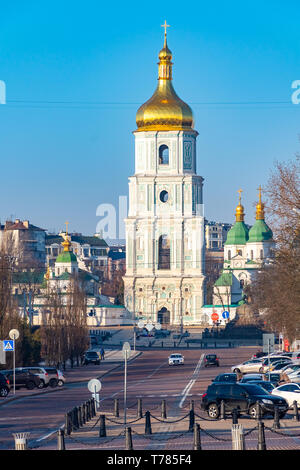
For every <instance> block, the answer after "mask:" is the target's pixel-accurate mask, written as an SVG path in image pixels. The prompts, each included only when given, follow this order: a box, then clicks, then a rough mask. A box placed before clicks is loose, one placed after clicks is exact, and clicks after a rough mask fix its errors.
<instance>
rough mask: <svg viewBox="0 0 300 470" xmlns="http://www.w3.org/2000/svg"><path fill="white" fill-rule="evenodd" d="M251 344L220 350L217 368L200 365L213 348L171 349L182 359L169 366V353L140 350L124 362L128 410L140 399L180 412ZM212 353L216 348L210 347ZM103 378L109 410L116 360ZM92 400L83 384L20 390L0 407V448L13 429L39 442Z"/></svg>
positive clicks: (119, 385) (119, 386) (118, 388)
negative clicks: (22, 392) (34, 391)
mask: <svg viewBox="0 0 300 470" xmlns="http://www.w3.org/2000/svg"><path fill="white" fill-rule="evenodd" d="M254 351H255V349H254V348H246V347H244V348H236V349H222V350H221V349H220V350H218V351H217V353H218V357H219V358H220V367H218V368H217V367H211V368H206V369H205V368H204V367H203V356H204V354H206V353H209V352H212V350H182V351H180V350H178V351H177V350H176V352H181V353H182V354H183V355H184V357H185V364H184V365H183V366H169V365H168V362H167V358H168V356H169V354H170V351H163V350H157V351H145V352H143V354H142V355H141V356H139V357H138V358H136V359H134V360H133V361H132V362H130V363H129V364H128V373H127V407H128V413H129V412H130V410H133V409H135V407H136V404H137V400H138V399H139V398H141V399H142V403H143V410H144V411H145V410H147V409H155V408H158V407H159V406H160V404H161V401H162V400H163V399H164V400H166V403H167V406H168V416H179V415H180V413H182V412H183V410H184V408H185V407H186V406H187V405H188V403H189V400H191V399H193V400H195V401H196V402H197V400H200V397H201V395H202V393H203V392H204V391H205V390H206V388H207V386H208V385H209V384H210V383H211V380H212V378H213V377H215V376H216V375H217V374H219V373H222V372H227V371H230V367H231V366H232V365H234V364H237V363H239V362H241V361H243V360H246V359H248V358H250V356H251V355H252V353H253V352H254ZM214 352H215V351H214ZM88 367H90V369H88V368H85V369H84V370H85V374H88V370H90V371H91V377H94V376H95V375H96V374H97V370H96V367H97V366H96V367H95V366H92V365H91V366H88ZM112 367H114V368H115V369H114V370H113V371H112V372H110V373H108V374H106V375H105V376H104V377H103V378H102V379H101V383H102V389H101V392H100V400H101V403H100V408H101V410H103V412H105V411H112V410H113V404H114V399H115V398H118V399H119V404H120V410H121V412H122V407H123V406H124V402H123V397H124V367H123V363H121V365H120V367H117V368H116V364H114V365H112ZM89 398H91V394H90V392H89V391H88V388H87V382H81V383H77V384H67V385H65V386H64V387H63V388H62V389H58V388H57V389H52V390H51V393H42V394H36V395H31V394H30V393H28V394H25V396H23V397H22V398H20V399H17V400H15V401H12V402H7V403H6V404H4V405H2V406H1V407H0V449H12V448H14V439H13V433H18V432H30V441H31V442H33V441H34V442H37V443H38V442H42V441H43V440H44V439H45V438H49V436H51V434H52V433H55V432H56V431H57V430H58V428H59V427H60V426H62V425H63V424H64V421H65V413H66V412H67V411H69V410H70V409H72V408H73V407H74V406H79V405H80V404H82V403H83V402H84V401H86V400H88V399H89Z"/></svg>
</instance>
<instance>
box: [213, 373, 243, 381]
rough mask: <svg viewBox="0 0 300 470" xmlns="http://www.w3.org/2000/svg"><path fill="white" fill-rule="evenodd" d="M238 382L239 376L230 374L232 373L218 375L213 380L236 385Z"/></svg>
mask: <svg viewBox="0 0 300 470" xmlns="http://www.w3.org/2000/svg"><path fill="white" fill-rule="evenodd" d="M237 381H238V376H237V374H233V373H232V374H230V373H224V374H219V375H217V376H216V377H215V378H214V379H212V382H230V383H235V382H237Z"/></svg>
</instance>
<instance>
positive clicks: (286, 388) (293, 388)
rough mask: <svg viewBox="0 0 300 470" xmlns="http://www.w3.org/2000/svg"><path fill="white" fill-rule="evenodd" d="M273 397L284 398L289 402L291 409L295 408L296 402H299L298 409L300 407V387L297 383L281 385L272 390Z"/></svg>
mask: <svg viewBox="0 0 300 470" xmlns="http://www.w3.org/2000/svg"><path fill="white" fill-rule="evenodd" d="M271 393H272V395H276V396H278V397H283V398H285V400H286V401H287V402H288V404H289V407H292V406H293V403H294V401H296V402H297V406H298V408H299V407H300V385H299V384H296V383H286V384H283V385H279V387H276V388H274V389H273V390H272V392H271Z"/></svg>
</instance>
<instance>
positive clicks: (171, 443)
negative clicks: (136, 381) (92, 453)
mask: <svg viewBox="0 0 300 470" xmlns="http://www.w3.org/2000/svg"><path fill="white" fill-rule="evenodd" d="M111 408H113V406H111ZM189 409H190V404H189V403H186V405H185V407H184V408H183V409H182V410H181V413H180V416H179V417H177V418H174V417H171V416H170V417H167V418H162V417H161V408H160V404H158V406H156V407H154V408H153V409H152V410H149V411H150V413H151V414H150V422H151V432H152V433H151V434H147V433H146V430H147V429H149V428H147V427H146V420H145V416H143V417H142V418H137V409H136V408H133V407H131V409H128V411H127V423H126V425H125V424H124V418H123V413H122V410H120V417H115V416H114V414H113V412H112V411H113V410H111V411H104V410H98V411H97V413H96V416H95V417H93V418H92V419H91V420H90V421H88V422H87V423H85V425H84V426H82V427H80V428H79V429H77V430H73V431H72V432H71V434H70V435H65V441H64V442H65V448H66V450H106V451H116V450H126V446H125V428H126V427H130V429H131V436H132V449H133V450H148V451H149V450H150V451H151V450H161V451H166V450H173V451H174V450H186V451H191V450H193V439H194V432H193V427H192V430H191V431H190V430H189V426H190V418H189ZM143 412H144V413H145V410H143ZM103 414H105V431H106V436H104V437H99V434H100V423H101V421H100V415H103ZM195 422H196V423H197V424H199V425H200V445H201V450H210V451H212V450H232V419H231V417H227V419H226V420H221V419H219V420H211V419H209V418H208V417H207V415H206V413H204V412H203V411H201V410H200V409H199V405H198V404H195ZM263 422H264V426H265V443H266V450H299V449H300V422H299V421H296V420H294V416H293V413H292V412H289V413H288V414H287V415H286V417H285V418H284V419H282V420H280V428H279V429H276V428H274V420H273V419H272V418H270V419H264V420H263ZM239 424H241V425H242V427H243V432H244V436H245V450H258V440H259V434H258V427H257V424H258V423H257V421H256V420H253V419H250V418H247V417H246V416H243V417H240V418H239ZM102 431H103V427H102ZM43 448H44V449H47V450H54V449H56V448H57V440H55V439H54V438H53V436H52V439H51V441H49V442H44V443H43ZM37 450H38V449H37Z"/></svg>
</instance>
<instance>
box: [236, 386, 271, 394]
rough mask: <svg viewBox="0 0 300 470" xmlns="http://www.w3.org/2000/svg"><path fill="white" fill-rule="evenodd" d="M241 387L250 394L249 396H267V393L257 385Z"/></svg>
mask: <svg viewBox="0 0 300 470" xmlns="http://www.w3.org/2000/svg"><path fill="white" fill-rule="evenodd" d="M242 386H243V388H245V389H246V391H247V392H248V393H250V395H269V393H268V392H267V391H266V390H264V389H263V388H262V387H260V386H259V385H255V384H242Z"/></svg>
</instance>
